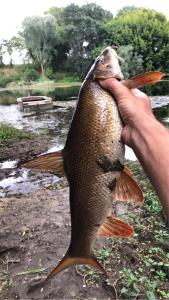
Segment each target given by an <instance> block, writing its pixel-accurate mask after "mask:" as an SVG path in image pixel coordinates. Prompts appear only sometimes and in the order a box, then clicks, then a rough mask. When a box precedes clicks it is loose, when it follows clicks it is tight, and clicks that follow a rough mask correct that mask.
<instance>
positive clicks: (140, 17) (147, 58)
mask: <svg viewBox="0 0 169 300" xmlns="http://www.w3.org/2000/svg"><path fill="white" fill-rule="evenodd" d="M105 30H106V31H107V37H108V39H107V40H109V41H111V42H112V41H113V43H114V42H115V43H117V44H118V45H132V47H133V52H134V53H136V54H137V55H141V57H142V59H143V67H144V70H145V71H150V70H162V71H165V72H167V73H168V72H169V46H168V45H169V22H168V21H167V19H166V17H165V16H164V15H163V14H161V13H159V12H156V11H154V10H150V9H139V8H138V9H134V10H131V11H127V12H126V13H125V14H122V15H120V16H118V17H116V18H115V19H113V20H111V21H110V22H108V23H107V24H106V25H105Z"/></svg>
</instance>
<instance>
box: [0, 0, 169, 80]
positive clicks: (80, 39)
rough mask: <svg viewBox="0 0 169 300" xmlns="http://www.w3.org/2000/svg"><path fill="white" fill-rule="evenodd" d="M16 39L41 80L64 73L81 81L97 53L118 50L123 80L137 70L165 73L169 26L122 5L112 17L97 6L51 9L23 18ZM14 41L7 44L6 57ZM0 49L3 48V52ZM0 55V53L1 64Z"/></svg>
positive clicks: (151, 14)
mask: <svg viewBox="0 0 169 300" xmlns="http://www.w3.org/2000/svg"><path fill="white" fill-rule="evenodd" d="M20 36H21V37H22V38H23V41H24V47H25V48H26V49H27V52H28V54H29V57H30V58H31V60H32V62H33V63H34V64H36V65H37V64H39V68H40V70H41V73H42V74H43V75H44V72H45V68H49V69H50V72H48V73H51V72H53V73H56V72H66V73H69V74H74V75H77V76H78V77H79V78H81V79H82V78H84V76H85V74H86V72H87V70H88V69H89V67H90V65H91V64H92V62H93V60H94V59H95V58H96V56H97V55H98V54H99V53H100V51H101V50H102V49H103V48H104V47H106V46H108V45H112V44H115V45H118V46H119V49H118V52H119V55H121V56H122V57H123V58H124V59H125V64H123V65H122V69H123V71H124V73H125V76H126V77H130V76H132V75H134V74H137V73H139V72H142V71H150V70H152V71H153V70H161V71H163V72H166V73H169V21H168V20H167V19H166V17H165V16H164V15H163V14H162V13H159V12H157V11H155V10H151V9H145V8H136V7H135V6H126V7H124V8H123V9H121V10H120V11H119V12H118V14H117V15H116V17H114V16H113V14H112V13H111V12H109V11H106V10H104V9H103V8H102V7H100V6H99V5H97V4H94V3H91V4H85V5H82V6H78V5H75V4H70V5H68V6H66V7H62V8H58V7H51V8H50V9H49V10H48V11H47V12H45V14H44V16H43V17H36V16H35V17H27V18H25V19H24V21H23V24H22V30H21V33H20ZM13 42H14V41H6V42H5V43H6V51H8V53H9V54H10V53H11V51H12V50H13V47H14V43H13ZM3 49H4V48H3ZM2 58H3V51H2V46H1V48H0V60H1V63H2Z"/></svg>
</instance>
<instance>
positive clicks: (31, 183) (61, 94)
mask: <svg viewBox="0 0 169 300" xmlns="http://www.w3.org/2000/svg"><path fill="white" fill-rule="evenodd" d="M78 90H79V87H78V86H77V87H72V88H67V89H66V88H63V89H61V88H59V89H55V90H53V91H48V92H46V93H45V95H46V96H50V97H52V98H53V99H54V100H60V101H62V103H63V107H55V108H54V109H52V110H50V111H46V112H43V113H41V114H36V113H33V112H32V113H31V114H29V113H23V112H21V111H20V110H19V107H18V105H17V104H16V99H17V97H19V96H21V95H20V94H19V93H18V92H17V91H12V92H9V91H8V92H0V123H7V124H10V125H12V126H14V127H16V128H19V129H25V130H27V131H31V132H36V133H42V132H43V133H45V134H48V135H50V136H51V137H52V139H51V142H50V144H49V145H48V149H49V150H48V151H50V152H51V151H55V150H56V149H61V148H62V147H63V146H64V143H65V139H66V136H67V132H68V129H69V126H70V122H71V118H72V115H73V111H74V102H75V101H71V100H72V99H73V100H74V99H76V98H77V94H78ZM26 93H27V92H24V93H23V92H22V95H26ZM29 93H30V94H34V95H37V94H39V95H40V94H43V95H44V91H43V92H42V91H41V92H40V91H34V92H32V91H31V92H30V91H29ZM70 101H71V102H70ZM71 103H72V105H71ZM68 104H69V105H68ZM152 107H153V109H154V113H155V114H156V116H157V118H158V119H159V120H160V121H161V122H162V123H163V124H164V125H165V126H167V127H169V97H168V96H162V97H157V96H156V97H152ZM126 158H127V159H129V160H136V157H135V155H134V153H133V151H132V150H131V149H130V148H128V147H127V148H126ZM15 164H16V162H14V161H5V162H2V163H0V169H8V168H9V169H11V173H10V175H9V176H8V177H7V178H4V179H3V180H1V181H0V197H5V196H6V195H12V194H19V193H29V192H32V191H34V190H37V189H39V188H41V187H44V186H49V185H51V184H54V183H56V182H58V181H59V178H58V177H57V176H53V175H50V174H43V175H42V176H38V175H37V174H31V172H30V171H28V170H21V171H19V172H18V171H17V170H16V168H15Z"/></svg>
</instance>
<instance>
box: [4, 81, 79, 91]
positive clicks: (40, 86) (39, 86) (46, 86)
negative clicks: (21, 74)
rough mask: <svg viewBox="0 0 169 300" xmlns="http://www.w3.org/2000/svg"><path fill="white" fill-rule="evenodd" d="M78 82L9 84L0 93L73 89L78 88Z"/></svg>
mask: <svg viewBox="0 0 169 300" xmlns="http://www.w3.org/2000/svg"><path fill="white" fill-rule="evenodd" d="M80 85H81V82H80V81H73V82H70V81H66V80H65V81H58V82H56V81H54V80H44V81H43V80H41V81H34V82H30V83H29V84H25V83H24V82H18V83H16V82H11V83H9V84H7V86H6V87H4V88H0V91H13V90H16V91H17V90H24V91H25V90H45V91H46V90H53V89H55V88H64V87H65V88H66V87H73V86H79V87H80Z"/></svg>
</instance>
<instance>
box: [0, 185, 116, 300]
mask: <svg viewBox="0 0 169 300" xmlns="http://www.w3.org/2000/svg"><path fill="white" fill-rule="evenodd" d="M66 185H67V184H66V180H64V182H63V183H62V186H59V187H57V186H55V187H50V188H48V189H43V190H41V191H38V192H36V193H33V194H30V195H27V196H24V197H19V198H16V197H11V198H5V199H3V201H0V239H1V249H0V260H1V270H0V283H1V284H0V286H1V289H0V299H77V297H79V298H78V299H89V298H90V299H91V298H97V299H109V297H110V291H109V290H108V289H107V288H104V287H103V283H104V282H105V280H104V278H103V277H102V276H101V277H100V279H99V283H98V284H97V285H96V286H94V287H86V286H84V281H83V279H84V278H83V277H82V276H80V275H79V274H77V272H76V269H75V267H72V268H69V269H68V270H67V271H66V272H62V273H61V274H60V275H59V276H57V277H56V278H54V279H53V280H52V281H49V282H48V283H46V284H44V285H42V286H40V287H39V288H36V289H33V288H31V286H32V285H31V283H35V282H36V280H41V279H42V280H43V278H45V276H46V274H47V273H49V271H50V270H51V269H52V268H53V267H55V265H56V264H57V263H58V261H59V260H60V259H61V258H62V256H63V254H64V253H65V252H66V250H67V247H68V245H69V239H70V213H69V201H68V187H66ZM9 220H10V222H9ZM8 248H9V250H7V249H8ZM31 269H32V272H31V271H30V273H29V272H28V274H25V275H24V274H23V275H18V274H19V273H22V272H24V271H28V270H31ZM37 269H40V270H41V271H40V272H39V273H34V272H33V270H37ZM43 269H44V271H42V270H43ZM111 295H112V292H111Z"/></svg>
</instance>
